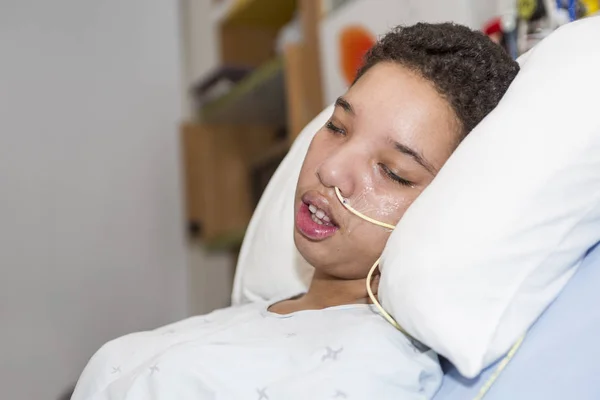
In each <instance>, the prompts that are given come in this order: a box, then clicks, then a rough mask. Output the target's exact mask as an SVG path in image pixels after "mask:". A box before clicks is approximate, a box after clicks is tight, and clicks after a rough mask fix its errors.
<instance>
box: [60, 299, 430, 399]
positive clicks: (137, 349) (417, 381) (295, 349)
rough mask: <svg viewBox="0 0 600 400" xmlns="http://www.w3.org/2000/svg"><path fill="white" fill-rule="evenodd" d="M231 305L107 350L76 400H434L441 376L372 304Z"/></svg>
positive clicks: (80, 384) (94, 361) (85, 375)
mask: <svg viewBox="0 0 600 400" xmlns="http://www.w3.org/2000/svg"><path fill="white" fill-rule="evenodd" d="M269 305H270V304H269V303H266V302H265V303H253V304H247V305H243V306H236V307H230V308H226V309H222V310H218V311H215V312H213V313H211V314H208V315H205V316H199V317H193V318H189V319H187V320H184V321H181V322H178V323H175V324H172V325H168V326H165V327H163V328H159V329H157V330H154V331H149V332H141V333H134V334H130V335H127V336H124V337H121V338H119V339H116V340H113V341H111V342H109V343H107V344H106V345H104V346H103V347H102V348H101V349H100V350H99V351H98V352H97V353H96V354H95V355H94V356H93V357H92V359H91V360H90V361H89V363H88V365H87V367H86V368H85V370H84V371H83V373H82V375H81V377H80V379H79V382H78V384H77V388H76V390H75V393H74V395H73V397H72V400H108V399H110V400H149V399H154V400H166V399H177V400H209V399H210V400H212V399H214V400H237V399H241V400H246V399H247V400H280V399H281V400H296V399H297V400H320V399H323V400H324V399H358V400H362V399H365V400H366V399H377V400H385V399H393V400H408V399H411V400H412V399H429V398H431V397H433V395H434V394H435V392H436V391H437V390H438V388H439V386H440V384H441V380H442V372H441V369H440V367H439V364H438V360H437V357H436V355H435V354H434V353H433V352H431V351H423V350H419V349H418V348H417V347H415V346H414V345H413V344H412V343H411V342H410V341H409V340H408V339H407V338H406V337H405V336H404V335H402V334H401V333H400V332H398V331H397V330H396V329H394V328H393V327H392V326H391V325H389V324H388V323H387V322H386V321H385V320H384V319H383V318H382V317H381V316H380V315H378V314H377V313H376V311H375V308H374V307H373V306H370V305H364V304H363V305H344V306H337V307H331V308H327V309H324V310H304V311H298V312H294V313H291V314H287V315H280V314H275V313H272V312H270V311H268V307H269Z"/></svg>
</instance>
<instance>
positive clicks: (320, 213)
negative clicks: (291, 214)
mask: <svg viewBox="0 0 600 400" xmlns="http://www.w3.org/2000/svg"><path fill="white" fill-rule="evenodd" d="M316 216H317V218H319V219H323V217H324V216H325V211H323V210H318V211H317V213H316Z"/></svg>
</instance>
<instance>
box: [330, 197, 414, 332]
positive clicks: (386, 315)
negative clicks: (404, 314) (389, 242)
mask: <svg viewBox="0 0 600 400" xmlns="http://www.w3.org/2000/svg"><path fill="white" fill-rule="evenodd" d="M334 189H335V195H336V196H337V198H338V200H339V201H340V203H342V205H343V206H344V208H346V210H348V211H350V212H351V213H352V214H354V215H356V216H357V217H359V218H361V219H364V220H365V221H367V222H370V223H372V224H374V225H377V226H380V227H382V228H386V229H390V230H394V228H396V226H394V225H390V224H386V223H385V222H381V221H377V220H376V219H373V218H371V217H367V216H366V215H364V214H363V213H361V212H360V211H358V210H355V209H354V208H353V207H352V206H351V205H350V204H348V200H347V199H345V198H344V197H343V196H342V192H341V191H340V189H339V188H338V187H337V186H336V187H335V188H334ZM380 260H381V257H380V258H378V259H377V261H375V264H373V266H372V267H371V269H370V270H369V273H368V274H367V293H368V294H369V298H370V299H371V301H372V302H373V304H374V305H375V307H377V309H378V310H379V312H380V313H381V315H382V316H383V317H384V318H385V319H386V320H387V321H388V322H389V323H390V324H392V325H393V326H394V327H395V328H396V329H398V330H399V331H400V332H402V333H404V334H405V335H406V336H408V337H409V338H411V339H413V337H412V336H411V335H410V334H409V333H408V332H406V331H405V330H404V328H402V327H401V326H400V325H399V324H398V323H397V322H396V320H395V319H394V317H392V316H391V315H390V314H389V313H388V312H387V311H385V309H384V308H383V306H382V305H381V304H380V303H379V300H377V297H375V295H374V294H373V291H372V290H371V280H372V278H373V273H374V272H375V269H377V266H378V265H379V262H380Z"/></svg>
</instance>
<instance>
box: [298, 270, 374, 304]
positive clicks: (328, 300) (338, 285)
mask: <svg viewBox="0 0 600 400" xmlns="http://www.w3.org/2000/svg"><path fill="white" fill-rule="evenodd" d="M366 281H367V280H366V279H364V278H363V279H351V280H349V279H339V278H336V277H333V276H331V275H327V274H324V273H322V272H320V271H315V274H314V276H313V278H312V281H311V283H310V287H309V289H308V292H307V293H306V294H305V295H304V296H303V300H304V302H306V303H307V304H311V305H312V307H314V308H327V307H335V306H340V305H344V304H367V303H370V302H371V301H370V299H369V295H368V294H367V289H366V286H365V285H366Z"/></svg>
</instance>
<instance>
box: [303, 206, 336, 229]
mask: <svg viewBox="0 0 600 400" xmlns="http://www.w3.org/2000/svg"><path fill="white" fill-rule="evenodd" d="M308 210H309V211H310V214H311V215H310V218H311V219H312V220H313V221H314V222H316V223H317V224H319V225H328V226H336V225H335V224H334V223H333V222H331V217H330V216H329V215H327V213H326V212H325V211H324V210H321V209H320V208H318V207H317V206H315V205H314V204H310V203H309V204H308Z"/></svg>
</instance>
